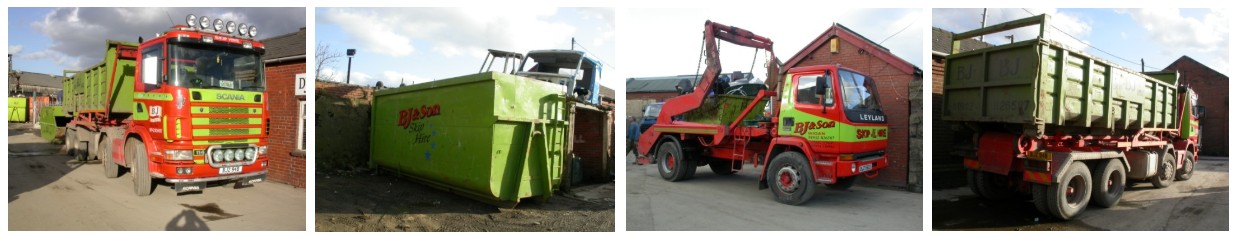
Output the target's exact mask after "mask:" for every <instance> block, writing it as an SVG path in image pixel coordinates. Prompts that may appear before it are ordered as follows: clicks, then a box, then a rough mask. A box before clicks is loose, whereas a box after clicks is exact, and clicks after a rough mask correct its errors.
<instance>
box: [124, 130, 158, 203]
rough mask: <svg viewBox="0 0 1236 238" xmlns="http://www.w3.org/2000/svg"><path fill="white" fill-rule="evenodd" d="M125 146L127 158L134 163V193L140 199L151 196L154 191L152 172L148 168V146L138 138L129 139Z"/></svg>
mask: <svg viewBox="0 0 1236 238" xmlns="http://www.w3.org/2000/svg"><path fill="white" fill-rule="evenodd" d="M124 145H125V153H124V154H125V158H128V159H127V161H131V163H133V167H132V168H133V169H132V171H133V192H134V193H136V194H137V196H139V197H145V196H149V195H150V193H151V192H153V191H152V188H151V180H150V170H148V169H147V168H146V144H145V143H142V141H141V140H138V139H137V138H129V141H128V142H126V143H125V144H124Z"/></svg>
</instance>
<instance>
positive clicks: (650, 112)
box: [644, 103, 664, 120]
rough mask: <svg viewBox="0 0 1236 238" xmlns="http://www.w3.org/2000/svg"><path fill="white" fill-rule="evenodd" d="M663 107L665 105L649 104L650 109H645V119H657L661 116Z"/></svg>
mask: <svg viewBox="0 0 1236 238" xmlns="http://www.w3.org/2000/svg"><path fill="white" fill-rule="evenodd" d="M661 105H664V103H653V104H648V107H647V108H644V119H645V120H650V119H651V120H655V119H657V116H660V115H661Z"/></svg>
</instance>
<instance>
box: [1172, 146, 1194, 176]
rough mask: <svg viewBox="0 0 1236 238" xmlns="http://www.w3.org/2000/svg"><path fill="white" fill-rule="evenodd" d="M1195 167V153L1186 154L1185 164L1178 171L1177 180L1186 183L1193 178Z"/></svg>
mask: <svg viewBox="0 0 1236 238" xmlns="http://www.w3.org/2000/svg"><path fill="white" fill-rule="evenodd" d="M1194 166H1197V161H1196V160H1193V153H1189V152H1185V159H1184V164H1181V165H1180V169H1177V170H1176V180H1180V181H1185V180H1189V179H1190V178H1193V167H1194Z"/></svg>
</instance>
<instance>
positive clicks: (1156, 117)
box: [942, 30, 1178, 133]
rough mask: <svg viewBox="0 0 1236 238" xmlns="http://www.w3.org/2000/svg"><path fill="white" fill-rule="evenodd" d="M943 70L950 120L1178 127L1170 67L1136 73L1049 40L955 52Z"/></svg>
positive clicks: (1060, 125) (1034, 127)
mask: <svg viewBox="0 0 1236 238" xmlns="http://www.w3.org/2000/svg"><path fill="white" fill-rule="evenodd" d="M976 31H979V30H976ZM955 40H956V39H955ZM944 75H945V78H944V95H943V96H944V97H943V100H944V108H943V111H942V117H943V118H944V120H948V121H962V122H997V123H1010V124H1022V125H1025V128H1027V129H1032V130H1039V129H1043V130H1051V128H1063V129H1069V128H1071V129H1082V128H1090V129H1100V130H1103V131H1110V132H1121V131H1127V130H1132V129H1137V128H1175V127H1176V126H1177V125H1176V124H1177V121H1176V120H1175V112H1176V100H1175V98H1176V81H1177V79H1178V76H1177V75H1176V73H1174V72H1170V73H1161V72H1160V73H1146V74H1142V73H1138V72H1135V71H1133V70H1130V69H1126V68H1123V67H1120V66H1117V65H1114V64H1111V63H1109V62H1107V61H1104V60H1102V59H1099V58H1097V57H1094V56H1091V55H1087V54H1085V53H1082V52H1079V51H1075V50H1072V49H1068V48H1066V47H1063V46H1062V44H1060V43H1058V42H1054V41H1051V40H1044V39H1032V40H1028V41H1022V42H1016V43H1012V44H1007V45H1001V46H996V47H990V48H985V49H979V50H974V51H969V52H964V53H959V54H953V55H950V56H948V57H946V59H945V73H944ZM1038 133H1044V131H1038Z"/></svg>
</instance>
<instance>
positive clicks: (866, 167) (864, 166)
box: [858, 164, 875, 173]
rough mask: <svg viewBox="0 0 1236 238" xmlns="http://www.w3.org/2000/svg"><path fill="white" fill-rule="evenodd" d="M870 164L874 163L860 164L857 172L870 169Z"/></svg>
mask: <svg viewBox="0 0 1236 238" xmlns="http://www.w3.org/2000/svg"><path fill="white" fill-rule="evenodd" d="M872 165H875V164H864V165H862V166H858V172H859V173H862V172H867V171H871V166H872Z"/></svg>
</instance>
